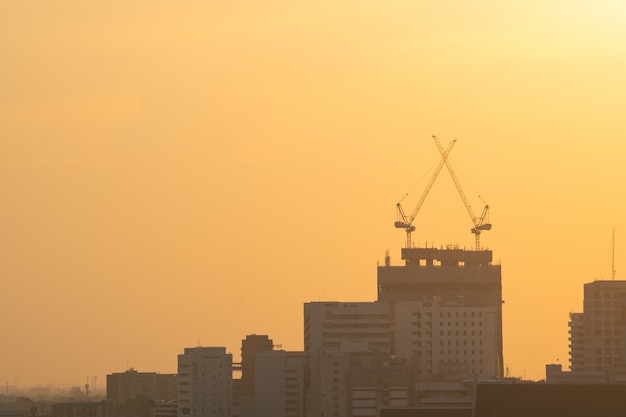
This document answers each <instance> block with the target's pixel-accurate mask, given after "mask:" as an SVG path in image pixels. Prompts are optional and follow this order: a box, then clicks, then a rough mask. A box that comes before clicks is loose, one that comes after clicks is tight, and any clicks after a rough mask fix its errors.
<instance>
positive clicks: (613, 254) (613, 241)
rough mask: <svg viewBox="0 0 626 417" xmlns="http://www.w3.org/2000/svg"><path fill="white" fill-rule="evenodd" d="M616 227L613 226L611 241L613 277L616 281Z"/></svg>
mask: <svg viewBox="0 0 626 417" xmlns="http://www.w3.org/2000/svg"><path fill="white" fill-rule="evenodd" d="M615 272H616V271H615V228H613V239H612V242H611V277H612V279H613V281H615Z"/></svg>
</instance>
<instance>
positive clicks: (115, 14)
mask: <svg viewBox="0 0 626 417" xmlns="http://www.w3.org/2000/svg"><path fill="white" fill-rule="evenodd" d="M625 19H626V6H624V4H623V2H622V1H600V2H593V3H592V2H588V1H583V0H569V1H557V0H541V1H524V2H504V1H496V0H491V1H488V0H479V1H459V0H457V1H445V2H444V1H439V0H423V1H415V0H413V1H408V0H407V1H395V0H394V1H386V2H381V1H373V0H372V1H369V0H354V1H349V0H346V1H319V2H313V4H301V3H299V2H293V1H227V2H224V1H200V0H198V1H176V2H165V1H159V2H157V1H153V0H145V1H132V2H128V1H112V0H108V1H100V2H95V1H94V2H85V1H80V0H75V1H62V0H54V1H52V0H51V1H37V2H35V1H23V0H3V1H2V2H0V60H1V65H0V275H1V277H2V280H1V285H0V315H1V318H2V321H1V323H2V331H1V336H0V337H1V343H0V381H1V382H2V384H4V383H5V381H8V383H9V384H10V385H12V384H13V383H14V382H16V381H17V384H18V385H22V386H23V385H30V384H46V383H59V384H72V385H82V384H84V382H85V378H86V377H90V378H91V377H93V376H97V377H98V380H99V381H101V382H102V384H103V385H104V381H105V375H106V374H107V373H112V372H122V371H124V370H125V369H127V368H128V367H131V366H132V367H135V368H136V369H137V370H139V371H145V372H147V371H157V372H163V373H174V372H176V355H177V354H179V353H182V351H183V349H184V348H185V347H190V346H196V345H197V344H198V342H200V343H201V344H202V345H204V346H211V345H218V346H226V347H227V349H228V350H229V351H231V352H232V353H233V354H234V356H235V359H238V356H239V352H240V343H241V339H243V338H245V336H246V334H251V333H257V334H269V335H270V337H272V338H273V339H274V341H275V343H281V344H282V345H283V348H284V349H288V350H300V349H302V346H303V340H302V339H303V335H302V333H303V330H302V327H303V326H302V322H303V317H302V310H303V309H302V304H303V303H304V302H307V301H316V300H341V301H370V300H375V299H376V264H377V262H379V261H382V260H383V258H384V254H385V251H386V250H387V249H389V251H390V255H391V258H392V263H393V264H400V263H401V260H400V259H399V258H400V248H401V247H402V246H403V244H404V239H405V236H404V233H403V232H402V231H401V230H397V229H395V228H394V227H393V222H394V221H395V220H396V212H395V204H396V202H397V201H398V200H399V199H400V198H401V197H402V196H403V195H404V194H405V193H407V192H408V191H409V190H411V189H412V187H414V186H415V188H414V189H413V190H414V191H413V193H411V195H410V196H409V197H407V199H405V200H404V202H403V203H404V204H406V207H407V208H408V210H409V211H410V210H411V209H412V204H415V202H416V201H417V199H418V198H419V194H420V193H421V191H422V190H423V188H424V187H425V181H426V180H425V179H423V178H424V175H427V174H428V172H429V170H431V169H432V167H433V165H434V164H435V163H436V162H437V160H438V158H439V153H438V152H437V149H436V147H435V145H434V144H433V141H432V139H431V135H433V134H435V135H437V136H438V137H439V138H440V139H441V140H442V142H443V143H444V146H445V145H446V144H447V143H448V142H449V141H450V140H452V139H457V140H458V142H457V144H456V146H455V148H454V150H453V151H452V154H451V156H450V158H451V160H452V162H453V163H454V166H455V167H456V168H457V171H458V175H459V178H460V179H462V180H463V181H465V182H464V184H466V185H464V186H465V187H466V188H465V192H466V194H467V196H468V198H469V199H470V201H471V202H472V204H473V205H474V207H475V211H476V212H480V210H481V207H482V203H481V201H480V200H479V199H478V195H480V196H482V197H483V198H484V199H485V200H486V201H487V202H488V203H489V205H490V206H491V219H490V220H491V223H492V224H493V230H491V231H489V232H485V233H484V234H483V235H482V243H483V245H484V246H486V247H488V248H490V249H492V250H493V253H494V259H495V260H497V262H501V264H502V279H503V293H504V299H505V301H506V303H505V304H504V307H503V315H504V317H503V320H504V361H505V364H507V365H508V366H509V368H510V372H511V374H512V375H514V376H526V377H527V378H532V379H540V378H542V377H543V376H544V365H545V364H546V363H552V362H557V361H558V362H560V363H562V364H564V365H567V359H568V348H567V345H568V340H567V337H568V334H567V322H568V314H569V313H570V312H573V311H581V309H582V296H583V293H582V286H583V284H584V283H585V282H590V281H592V280H594V279H610V277H611V235H612V229H613V228H615V230H616V232H615V236H616V245H615V263H616V269H617V278H618V279H626V201H625V196H624V191H625V186H624V184H625V183H626V167H625V164H624V161H626V141H625V138H626V137H625V133H626V117H624V109H625V108H626V78H625V77H624V74H626V25H625V24H624V22H625ZM420 179H422V181H421V182H420V181H419V180H420ZM416 183H417V185H416ZM477 214H478V213H477ZM415 225H416V227H417V231H416V232H415V233H414V239H415V240H416V241H417V242H421V243H422V244H424V242H426V241H428V244H429V245H430V244H434V245H436V246H439V245H445V244H449V243H455V244H459V245H461V246H465V247H468V248H469V247H471V246H472V244H473V235H472V234H471V233H470V232H469V229H470V227H471V222H470V219H469V216H468V215H467V213H466V211H465V208H464V206H463V204H462V202H461V199H460V198H459V196H458V194H457V192H456V190H455V189H454V185H453V184H452V181H451V180H450V177H449V175H448V174H447V172H446V171H445V170H443V171H442V172H441V176H440V178H439V179H438V181H437V182H436V183H435V185H434V187H433V189H432V191H431V194H430V195H429V198H428V199H427V200H426V203H425V204H424V206H423V208H422V211H421V212H420V214H419V215H418V218H417V220H416V222H415Z"/></svg>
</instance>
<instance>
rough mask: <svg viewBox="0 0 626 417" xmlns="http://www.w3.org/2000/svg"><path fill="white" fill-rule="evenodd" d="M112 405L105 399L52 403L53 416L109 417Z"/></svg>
mask: <svg viewBox="0 0 626 417" xmlns="http://www.w3.org/2000/svg"><path fill="white" fill-rule="evenodd" d="M111 413H112V411H111V405H109V404H107V403H106V402H105V401H98V402H66V403H56V404H52V412H51V416H52V417H108V416H109V415H111Z"/></svg>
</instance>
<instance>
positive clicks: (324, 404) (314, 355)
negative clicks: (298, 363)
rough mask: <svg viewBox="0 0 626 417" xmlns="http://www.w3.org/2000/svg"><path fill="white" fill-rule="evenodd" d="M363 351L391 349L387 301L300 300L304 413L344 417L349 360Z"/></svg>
mask: <svg viewBox="0 0 626 417" xmlns="http://www.w3.org/2000/svg"><path fill="white" fill-rule="evenodd" d="M364 352H382V353H385V354H387V355H389V354H390V353H391V313H390V310H389V305H388V304H387V303H378V302H356V303H342V302H312V303H305V304H304V376H305V390H306V393H307V398H306V409H307V415H308V416H318V415H324V416H337V417H340V416H341V417H343V416H347V415H348V414H347V413H348V392H349V387H348V385H347V380H346V375H347V373H348V371H349V370H350V358H351V356H354V354H359V353H364Z"/></svg>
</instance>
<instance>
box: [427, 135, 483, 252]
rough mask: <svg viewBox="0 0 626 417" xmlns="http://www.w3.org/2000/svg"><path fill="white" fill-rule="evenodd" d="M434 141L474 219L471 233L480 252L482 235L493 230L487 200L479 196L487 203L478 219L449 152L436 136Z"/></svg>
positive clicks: (468, 211)
mask: <svg viewBox="0 0 626 417" xmlns="http://www.w3.org/2000/svg"><path fill="white" fill-rule="evenodd" d="M433 140H434V141H435V143H436V144H437V148H438V149H439V153H441V157H442V160H443V162H444V163H445V164H446V168H448V172H449V173H450V177H452V181H454V185H455V186H456V189H457V191H458V192H459V195H460V196H461V200H463V204H465V208H466V209H467V213H468V214H469V216H470V218H471V219H472V223H474V227H473V228H472V229H471V232H472V233H473V234H474V236H475V240H476V242H475V243H476V250H480V233H481V232H482V231H483V230H491V223H489V220H488V215H489V205H487V203H485V200H483V199H482V197H480V196H479V198H480V199H481V200H482V202H483V203H485V208H484V209H483V212H482V214H481V215H480V217H476V216H475V215H474V211H473V210H472V206H471V205H470V203H469V201H468V200H467V197H466V196H465V193H464V192H463V189H462V188H461V183H460V182H459V179H458V178H457V177H456V174H455V173H454V170H453V169H452V164H451V163H450V161H448V158H447V152H448V151H447V150H444V149H443V146H441V142H440V141H439V139H438V138H437V137H436V136H434V135H433Z"/></svg>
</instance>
